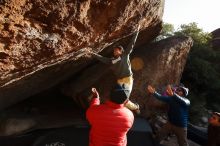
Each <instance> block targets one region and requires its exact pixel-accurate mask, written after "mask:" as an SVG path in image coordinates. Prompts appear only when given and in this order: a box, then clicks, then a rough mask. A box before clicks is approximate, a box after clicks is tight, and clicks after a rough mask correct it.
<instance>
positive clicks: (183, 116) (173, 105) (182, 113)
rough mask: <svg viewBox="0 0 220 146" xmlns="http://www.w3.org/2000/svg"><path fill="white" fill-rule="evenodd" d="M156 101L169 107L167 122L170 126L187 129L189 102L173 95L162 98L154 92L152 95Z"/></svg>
mask: <svg viewBox="0 0 220 146" xmlns="http://www.w3.org/2000/svg"><path fill="white" fill-rule="evenodd" d="M153 95H154V96H155V97H156V98H157V99H158V100H161V101H163V102H166V103H167V104H168V105H169V110H168V120H169V122H170V123H171V124H173V125H175V126H178V127H183V128H185V127H187V122H188V107H189V105H190V101H189V100H188V99H187V98H185V97H181V96H179V95H177V94H176V93H174V95H173V96H162V95H161V94H159V93H157V92H155V93H154V94H153Z"/></svg>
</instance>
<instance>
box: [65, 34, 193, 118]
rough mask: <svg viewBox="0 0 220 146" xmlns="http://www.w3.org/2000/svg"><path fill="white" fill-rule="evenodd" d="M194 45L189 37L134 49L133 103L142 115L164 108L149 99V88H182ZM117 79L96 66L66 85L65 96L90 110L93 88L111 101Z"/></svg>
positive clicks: (103, 67) (157, 102) (132, 58)
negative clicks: (178, 85) (112, 88)
mask: <svg viewBox="0 0 220 146" xmlns="http://www.w3.org/2000/svg"><path fill="white" fill-rule="evenodd" d="M192 44H193V41H192V39H191V38H189V37H184V36H182V37H171V38H167V39H165V40H161V41H159V42H156V43H152V44H150V45H147V46H142V47H140V48H139V49H137V48H135V49H134V52H133V54H132V56H131V64H132V69H133V73H134V86H133V91H132V94H131V97H130V99H131V100H132V101H133V102H137V103H139V105H140V107H141V111H142V113H143V114H145V115H146V116H149V114H150V110H151V109H152V110H154V108H157V107H161V105H162V103H161V102H159V101H157V100H155V99H154V98H151V97H149V95H148V94H147V91H146V87H147V85H148V84H151V85H153V86H155V87H157V88H158V89H161V88H162V87H164V86H166V85H167V84H179V82H180V79H181V75H182V72H183V69H184V66H185V63H186V60H187V56H188V53H189V51H190V48H191V46H192ZM115 81H116V78H115V77H114V75H113V74H112V71H111V70H110V69H109V67H108V66H106V65H104V64H102V63H95V64H94V65H91V66H90V67H88V68H87V69H85V70H84V71H82V72H81V73H80V75H79V76H77V78H75V79H73V80H72V81H70V82H69V84H68V85H66V87H65V90H63V91H64V94H66V95H67V96H70V97H72V98H73V99H75V101H76V102H77V103H78V104H79V105H80V106H82V107H84V108H87V107H88V102H89V100H90V98H91V97H90V93H91V87H96V88H97V89H98V91H99V92H100V94H101V99H102V101H105V100H106V99H108V98H109V91H110V90H111V87H112V86H113V85H114V83H115Z"/></svg>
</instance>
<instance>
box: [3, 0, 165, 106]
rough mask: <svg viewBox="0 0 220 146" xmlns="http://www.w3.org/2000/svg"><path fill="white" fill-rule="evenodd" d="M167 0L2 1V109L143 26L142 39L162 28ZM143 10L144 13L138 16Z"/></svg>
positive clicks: (53, 82)
mask: <svg viewBox="0 0 220 146" xmlns="http://www.w3.org/2000/svg"><path fill="white" fill-rule="evenodd" d="M163 7H164V0H141V1H137V0H120V1H111V0H106V1H96V0H83V1H78V0H75V1H70V0H55V1H47V0H5V1H0V32H1V33H0V74H1V76H0V109H2V108H4V107H7V106H9V105H11V104H13V103H16V102H18V101H21V100H23V99H25V98H27V97H29V96H31V95H33V94H36V93H38V92H41V91H43V90H45V89H47V88H50V87H52V86H54V85H57V84H58V83H60V82H62V81H63V80H65V79H66V78H68V77H70V76H72V75H74V74H75V73H77V72H78V71H80V70H81V69H82V68H84V67H86V65H87V64H88V62H87V61H88V60H86V59H85V57H84V56H85V50H86V49H87V48H92V49H93V51H95V52H100V51H101V50H102V49H104V48H106V47H107V46H109V45H110V44H112V43H114V42H116V41H118V40H120V39H121V38H125V37H126V36H129V35H130V34H132V33H133V32H134V31H135V30H136V28H137V26H138V24H140V25H141V28H142V30H143V31H142V34H140V38H141V39H140V40H139V43H140V44H141V43H147V42H149V41H150V40H152V39H154V38H155V37H156V36H157V35H158V33H159V31H160V30H161V18H162V15H163ZM140 15H142V16H143V17H142V18H141V17H139V16H140Z"/></svg>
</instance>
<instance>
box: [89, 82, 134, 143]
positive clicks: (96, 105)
mask: <svg viewBox="0 0 220 146" xmlns="http://www.w3.org/2000/svg"><path fill="white" fill-rule="evenodd" d="M92 94H93V98H92V100H91V103H90V107H89V108H88V110H87V112H86V118H87V119H88V121H89V123H90V125H91V129H90V135H89V146H126V145H127V136H126V134H127V132H128V130H129V129H130V128H131V127H132V125H133V122H134V115H133V113H132V112H131V111H130V110H129V109H127V108H126V107H125V106H124V104H125V103H126V102H127V101H128V98H129V89H126V87H124V85H122V86H121V85H116V87H115V88H113V89H112V91H111V94H110V100H108V101H107V102H105V103H104V104H100V100H99V94H98V92H97V91H96V89H95V88H92Z"/></svg>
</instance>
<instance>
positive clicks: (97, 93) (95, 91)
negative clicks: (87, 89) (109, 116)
mask: <svg viewBox="0 0 220 146" xmlns="http://www.w3.org/2000/svg"><path fill="white" fill-rule="evenodd" d="M91 91H92V94H93V97H94V98H99V92H98V91H97V90H96V88H92V90H91Z"/></svg>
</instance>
